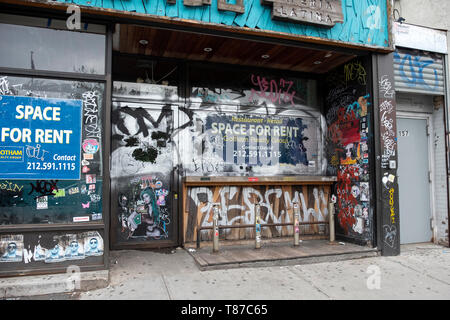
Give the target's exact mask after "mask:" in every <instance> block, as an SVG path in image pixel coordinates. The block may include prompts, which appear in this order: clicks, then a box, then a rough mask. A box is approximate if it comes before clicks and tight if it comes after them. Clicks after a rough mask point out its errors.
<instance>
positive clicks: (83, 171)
mask: <svg viewBox="0 0 450 320" xmlns="http://www.w3.org/2000/svg"><path fill="white" fill-rule="evenodd" d="M89 171H91V169H89V167H87V166H83V167H82V168H81V172H82V173H88V172H89Z"/></svg>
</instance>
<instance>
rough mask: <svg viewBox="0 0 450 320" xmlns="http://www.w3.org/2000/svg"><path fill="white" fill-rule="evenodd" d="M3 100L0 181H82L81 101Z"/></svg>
mask: <svg viewBox="0 0 450 320" xmlns="http://www.w3.org/2000/svg"><path fill="white" fill-rule="evenodd" d="M0 99H1V100H0V125H1V129H0V130H1V131H0V179H26V180H47V179H57V180H79V179H80V163H81V158H80V157H81V121H82V101H81V100H68V99H46V98H34V97H15V96H0Z"/></svg>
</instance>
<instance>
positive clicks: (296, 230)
mask: <svg viewBox="0 0 450 320" xmlns="http://www.w3.org/2000/svg"><path fill="white" fill-rule="evenodd" d="M293 205H294V246H295V247H297V246H298V245H299V242H300V227H299V225H300V206H299V205H298V202H294V203H293Z"/></svg>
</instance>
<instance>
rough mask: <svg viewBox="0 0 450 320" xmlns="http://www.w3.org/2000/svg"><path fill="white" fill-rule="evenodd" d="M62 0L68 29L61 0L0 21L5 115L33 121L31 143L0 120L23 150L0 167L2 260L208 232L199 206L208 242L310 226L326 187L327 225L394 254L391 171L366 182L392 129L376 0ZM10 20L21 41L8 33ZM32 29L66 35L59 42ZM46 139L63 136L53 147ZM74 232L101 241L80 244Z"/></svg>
mask: <svg viewBox="0 0 450 320" xmlns="http://www.w3.org/2000/svg"><path fill="white" fill-rule="evenodd" d="M25 3H27V2H25ZM320 3H322V2H320ZM28 4H30V3H28ZM155 4H156V2H155ZM30 5H31V4H30ZM80 5H81V19H82V22H83V23H81V27H80V28H81V29H75V30H72V31H68V30H67V29H66V28H67V26H65V25H64V20H60V21H58V19H56V18H57V17H59V18H64V15H65V11H64V12H60V10H63V9H64V10H65V8H67V5H66V4H60V3H56V4H55V3H54V2H53V4H52V8H53V9H54V12H53V13H52V14H53V15H54V16H52V17H51V18H50V17H49V16H48V15H47V16H45V17H40V18H38V17H28V18H23V17H20V19H17V18H14V13H16V12H15V10H16V9H17V8H16V7H14V6H10V7H8V10H9V12H8V15H5V16H3V17H2V20H1V22H2V23H4V24H5V26H7V28H3V29H2V31H3V30H6V29H8V30H6V31H4V32H3V33H2V36H1V37H2V40H3V39H5V41H9V42H11V43H14V44H15V45H16V47H15V49H14V48H13V47H11V48H9V49H2V50H3V51H4V52H3V51H2V52H1V55H2V57H3V56H7V57H11V56H12V55H11V52H7V50H18V51H20V52H22V53H23V54H22V55H20V56H18V57H17V59H16V58H14V59H12V60H11V61H10V60H8V59H3V61H2V63H3V64H4V65H1V69H0V71H1V73H0V75H1V77H2V78H1V79H2V81H3V82H2V85H3V86H2V87H1V88H2V92H1V93H2V98H3V99H5V100H6V103H7V105H8V108H11V111H12V112H13V114H14V112H16V113H17V117H15V118H14V119H13V118H11V119H10V122H11V128H12V125H13V124H14V125H15V124H16V122H17V121H19V122H20V121H23V123H22V124H20V125H21V126H22V129H23V130H22V133H24V132H25V133H26V132H27V131H26V130H25V129H30V130H31V131H33V130H36V131H39V130H41V131H42V132H43V133H42V134H44V136H43V137H42V138H40V139H41V140H36V139H37V138H36V139H35V138H34V137H33V136H32V138H31V139H34V140H33V141H31V142H33V143H31V142H30V141H28V140H26V139H25V138H24V139H22V140H21V139H18V138H17V132H16V131H14V132H12V131H7V130H6V131H5V139H7V138H8V139H11V138H14V139H13V140H12V142H14V143H15V144H12V145H10V146H8V147H11V146H12V147H15V148H16V149H17V148H20V147H23V148H24V150H25V149H27V148H28V149H27V150H28V153H26V154H25V157H24V160H25V161H24V162H25V163H36V164H35V165H34V167H33V164H31V165H30V169H27V168H26V166H25V167H24V168H19V167H8V168H13V169H12V170H6V169H5V172H4V173H3V175H2V176H1V179H2V180H1V181H2V183H3V184H2V185H4V186H5V188H2V199H3V200H4V202H3V203H2V211H1V214H2V216H3V215H5V217H4V222H3V225H2V226H1V228H0V233H1V234H2V237H3V238H2V239H3V240H2V241H3V242H4V243H5V250H4V254H5V255H7V246H8V245H9V244H10V243H12V242H14V241H13V240H11V239H16V238H17V239H18V241H19V240H20V241H22V242H20V241H19V242H20V243H21V244H20V248H21V250H22V259H21V260H20V261H19V260H18V259H17V261H14V262H13V261H12V260H11V261H8V259H6V260H5V262H8V263H4V264H1V266H5V269H3V268H2V271H3V270H6V269H8V270H13V269H14V270H27V271H28V270H29V269H30V268H29V267H32V268H36V270H38V272H48V270H53V271H55V272H61V271H62V270H63V269H64V268H65V267H67V266H68V265H72V264H74V263H75V264H78V263H79V262H80V264H81V263H86V265H87V266H89V267H91V268H107V263H106V258H107V254H108V250H109V248H112V249H122V248H138V249H139V248H161V247H172V246H179V245H181V246H185V247H189V246H195V244H196V243H198V242H200V243H201V244H202V245H210V244H211V240H212V230H211V227H212V218H213V213H214V208H218V209H219V211H218V212H219V215H220V221H219V225H220V226H222V227H223V228H222V229H220V234H219V238H220V241H227V242H229V243H232V242H233V241H236V240H240V241H241V240H244V241H245V240H249V241H252V239H253V241H254V239H255V236H256V234H255V229H254V228H248V227H247V226H248V225H253V224H254V223H255V220H259V221H260V222H261V225H264V224H268V225H270V226H267V227H263V228H262V230H261V234H260V236H261V239H262V240H263V241H264V240H274V239H288V238H289V239H290V238H292V237H293V235H294V234H295V233H298V234H299V235H300V237H302V238H303V239H328V236H329V233H330V230H329V214H330V212H329V207H330V206H329V204H330V203H331V202H333V203H335V205H334V207H335V226H336V235H337V237H338V239H340V240H342V241H348V242H352V243H356V244H359V245H363V246H369V247H377V248H378V249H379V250H381V251H382V253H383V254H396V253H398V237H396V235H397V234H396V230H397V228H398V219H395V218H396V214H397V206H398V201H397V197H398V195H397V187H396V183H397V181H396V180H395V179H392V178H390V186H391V189H392V190H395V193H392V192H390V193H389V190H388V191H387V192H385V190H384V189H381V188H380V184H379V183H377V181H382V178H383V177H384V176H389V177H391V176H394V177H395V176H396V153H395V150H396V144H395V141H396V136H395V129H394V130H391V129H392V128H387V127H386V126H384V125H380V117H383V121H384V120H386V119H387V120H388V121H390V119H392V117H393V114H391V113H392V112H394V113H395V100H394V98H395V96H394V94H393V93H392V88H393V80H392V79H393V75H392V54H388V53H389V52H391V51H392V49H391V47H390V38H389V36H390V32H389V24H388V6H387V3H380V4H378V5H376V6H375V5H370V3H369V2H367V3H366V2H361V3H358V4H355V7H351V6H348V5H347V4H343V3H342V2H341V1H327V2H326V4H325V2H324V3H323V6H324V7H322V5H320V6H319V4H318V3H317V4H316V3H314V4H313V3H310V4H308V5H305V6H307V7H308V8H306V9H305V8H303V9H302V10H309V11H308V12H310V13H312V14H313V15H311V16H310V17H307V18H305V17H303V18H304V19H306V20H302V19H300V18H298V19H294V18H292V15H291V18H289V17H288V16H286V10H287V7H283V5H282V4H281V8H280V4H278V3H274V4H272V5H267V4H261V3H260V2H259V1H255V2H254V3H253V6H248V5H249V4H245V5H244V4H243V3H240V2H238V3H237V4H234V5H230V4H227V3H224V2H222V1H219V3H217V2H213V3H211V4H203V3H191V2H186V1H185V2H181V1H180V0H178V1H176V2H175V3H172V2H168V3H165V2H164V3H159V4H158V5H155V7H153V6H145V7H142V4H139V3H138V2H131V3H127V6H128V5H132V6H133V8H131V7H126V8H125V7H121V8H116V7H114V4H113V3H111V4H109V5H108V3H107V2H103V8H97V7H95V6H94V5H95V4H88V6H83V5H86V4H85V3H83V4H81V3H80ZM110 5H111V6H112V8H109V9H113V10H109V11H105V10H104V8H108V7H109V6H110ZM272 6H273V7H272ZM291 9H292V8H291ZM58 10H59V11H58ZM272 10H273V12H274V13H277V14H278V15H281V18H284V21H283V19H282V20H276V19H273V20H272V18H271V13H272ZM292 10H293V11H292V12H296V10H300V9H299V8H294V9H292ZM132 11H133V12H132ZM106 12H108V13H111V12H113V16H115V20H112V18H111V17H107V16H105V15H104V14H105V13H106ZM299 12H300V11H299ZM30 14H31V13H30ZM33 14H34V15H36V16H39V15H44V13H43V12H40V11H39V9H38V8H35V12H34V13H33ZM52 14H50V15H52ZM261 14H262V15H261ZM277 14H275V16H276V15H277ZM297 14H298V15H300V13H298V12H297ZM83 17H85V19H86V21H83ZM183 19H184V20H183ZM186 19H187V20H186ZM286 19H287V20H286ZM188 20H189V21H194V20H197V21H201V25H200V26H199V25H196V24H195V23H191V22H189V21H188ZM13 21H15V22H13ZM17 21H20V22H21V24H20V25H18V24H17V23H18V22H17ZM23 21H27V23H26V25H24V24H25V23H23ZM244 27H245V28H244ZM22 29H24V30H25V31H22ZM54 30H55V31H54ZM20 32H24V34H25V35H27V36H28V37H30V41H29V42H27V43H26V44H25V42H24V43H22V42H18V41H14V40H13V39H12V38H11V37H13V38H14V35H15V34H18V33H20ZM39 32H56V33H67V34H69V35H74V37H78V38H80V39H79V40H76V41H79V42H76V41H75V40H73V41H72V42H71V45H72V46H77V47H76V48H73V50H72V49H71V47H70V46H69V45H64V43H63V42H61V41H59V40H58V38H57V37H56V36H54V38H53V40H48V39H49V37H45V39H44V38H42V39H41V38H39V37H37V36H34V35H35V34H39ZM11 35H13V36H11ZM83 37H85V38H83ZM8 39H9V40H8ZM33 41H34V42H37V43H38V45H37V46H36V47H33ZM53 42H54V43H53ZM17 46H19V48H17ZM59 47H61V48H64V49H65V50H66V51H69V52H68V53H67V54H66V55H62V54H57V55H55V52H59V51H58V50H56V49H57V48H59ZM83 48H86V49H83ZM45 49H47V50H48V53H47V52H46V51H45ZM61 50H62V49H61ZM70 54H72V55H73V57H71V56H70ZM52 55H54V56H52ZM390 57H391V58H390ZM19 58H20V59H21V60H20V61H18V60H19ZM44 58H45V59H44ZM69 58H70V59H69ZM389 58H390V59H391V60H389ZM66 60H70V61H71V62H72V63H69V64H66V63H65V61H66ZM389 61H390V64H389ZM60 62H61V63H60ZM41 70H42V71H41ZM54 98H57V99H60V100H51V99H54ZM29 105H30V106H31V107H30V108H28V107H27V106H29ZM42 105H46V106H52V105H53V106H54V107H53V108H52V109H45V108H41V110H40V111H36V110H37V109H38V108H37V106H41V107H42ZM20 106H23V112H22V108H21V107H20ZM388 106H391V107H388ZM31 108H33V110H31ZM56 108H60V109H56ZM8 110H9V109H8ZM64 110H67V112H63V111H64ZM381 111H382V112H381ZM21 112H22V113H23V118H24V119H21V115H22V113H21ZM36 112H37V113H36ZM39 112H41V113H42V120H41V119H40V116H39ZM51 112H53V113H51ZM50 114H52V115H50ZM60 116H61V117H60ZM52 117H53V118H52ZM394 118H395V117H394ZM50 119H52V120H50ZM36 120H37V121H36ZM54 120H58V121H54ZM59 120H61V121H59ZM8 121H9V120H8ZM8 121H5V124H4V126H6V123H7V122H8ZM39 121H42V123H41V125H39ZM19 122H17V123H18V124H17V125H18V126H19ZM53 122H58V125H56V124H53ZM24 123H25V124H24ZM384 123H386V122H384ZM35 124H36V127H35ZM65 124H66V126H65ZM67 126H69V127H70V128H68V127H67ZM46 130H50V131H46ZM64 130H65V131H64ZM41 131H39V132H41ZM69 131H70V132H69ZM46 132H47V135H48V136H45V134H46ZM7 134H9V135H7ZM50 134H52V136H51V137H50ZM2 135H3V133H2ZM69 136H70V137H74V139H71V140H70V142H71V143H73V144H67V143H64V142H65V141H68V139H69ZM14 140H16V141H14ZM5 141H6V140H5ZM38 142H39V146H38ZM27 143H29V145H27ZM57 143H60V144H62V145H65V147H67V152H66V153H65V154H62V152H60V151H58V152H59V154H60V156H61V157H60V158H55V156H54V155H53V154H54V153H55V154H56V153H57V152H56V150H61V149H52V145H53V144H57ZM21 144H23V146H22V145H21ZM3 145H5V146H6V142H5V144H2V146H3ZM16 149H15V150H16ZM17 150H18V149H17ZM50 154H51V155H52V159H53V160H52V161H53V162H51V161H49V162H48V163H47V157H48V156H49V155H50ZM70 157H72V158H73V169H72V164H70V168H69V167H65V166H67V165H69V164H67V163H68V162H69V160H67V159H69V158H70ZM34 158H36V160H33V161H31V160H30V159H34ZM72 158H70V159H72ZM58 161H62V162H58ZM70 161H72V160H70ZM38 164H39V167H40V168H43V167H45V168H46V169H38V168H37V166H38ZM44 164H45V165H44ZM8 166H10V165H8ZM60 166H61V169H60V168H59V167H60ZM5 168H6V167H5ZM7 171H8V172H7ZM24 173H29V175H26V176H23V177H22V176H20V175H21V174H24ZM8 174H11V176H8ZM25 178H26V179H25ZM377 194H378V195H379V197H377ZM296 204H298V206H299V208H300V221H299V222H300V225H299V226H298V227H295V226H294V225H293V224H294V206H295V205H296ZM256 212H259V214H260V218H257V217H256ZM2 219H3V218H2ZM47 238H48V239H47ZM92 238H95V239H96V240H97V243H98V244H99V245H100V247H101V250H102V251H101V254H100V253H99V254H97V255H95V256H91V255H90V254H89V248H87V246H88V245H90V242H91V239H92ZM43 239H46V240H45V241H44V240H43ZM3 242H2V243H3ZM75 242H76V243H77V244H78V248H80V249H77V250H78V251H77V252H78V256H79V259H78V260H75V258H74V259H71V258H70V257H69V256H67V257H65V258H64V257H61V258H60V259H59V260H58V259H57V260H54V263H53V264H51V265H50V264H49V262H50V260H48V261H46V260H45V259H41V260H39V257H38V258H37V259H36V255H35V254H34V253H35V252H39V248H42V252H44V253H45V255H49V256H51V252H52V248H55V247H56V246H58V248H60V250H61V252H62V251H64V252H66V251H67V254H68V255H69V251H70V248H71V245H72V244H73V245H74V246H75ZM94 242H95V241H94ZM94 245H95V244H94ZM81 247H82V248H83V249H81ZM36 248H37V249H36ZM36 250H37V251H36ZM74 250H75V249H74ZM54 251H56V249H55V250H54ZM81 257H82V258H81ZM74 261H75V262H74ZM49 266H56V267H55V268H54V269H52V268H50V267H49ZM6 267H7V268H6ZM32 268H31V269H32ZM6 273H7V272H6Z"/></svg>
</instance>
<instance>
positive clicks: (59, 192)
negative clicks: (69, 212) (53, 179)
mask: <svg viewBox="0 0 450 320" xmlns="http://www.w3.org/2000/svg"><path fill="white" fill-rule="evenodd" d="M53 194H54V197H55V198H62V197H65V196H66V190H65V189H58V190H53Z"/></svg>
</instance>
